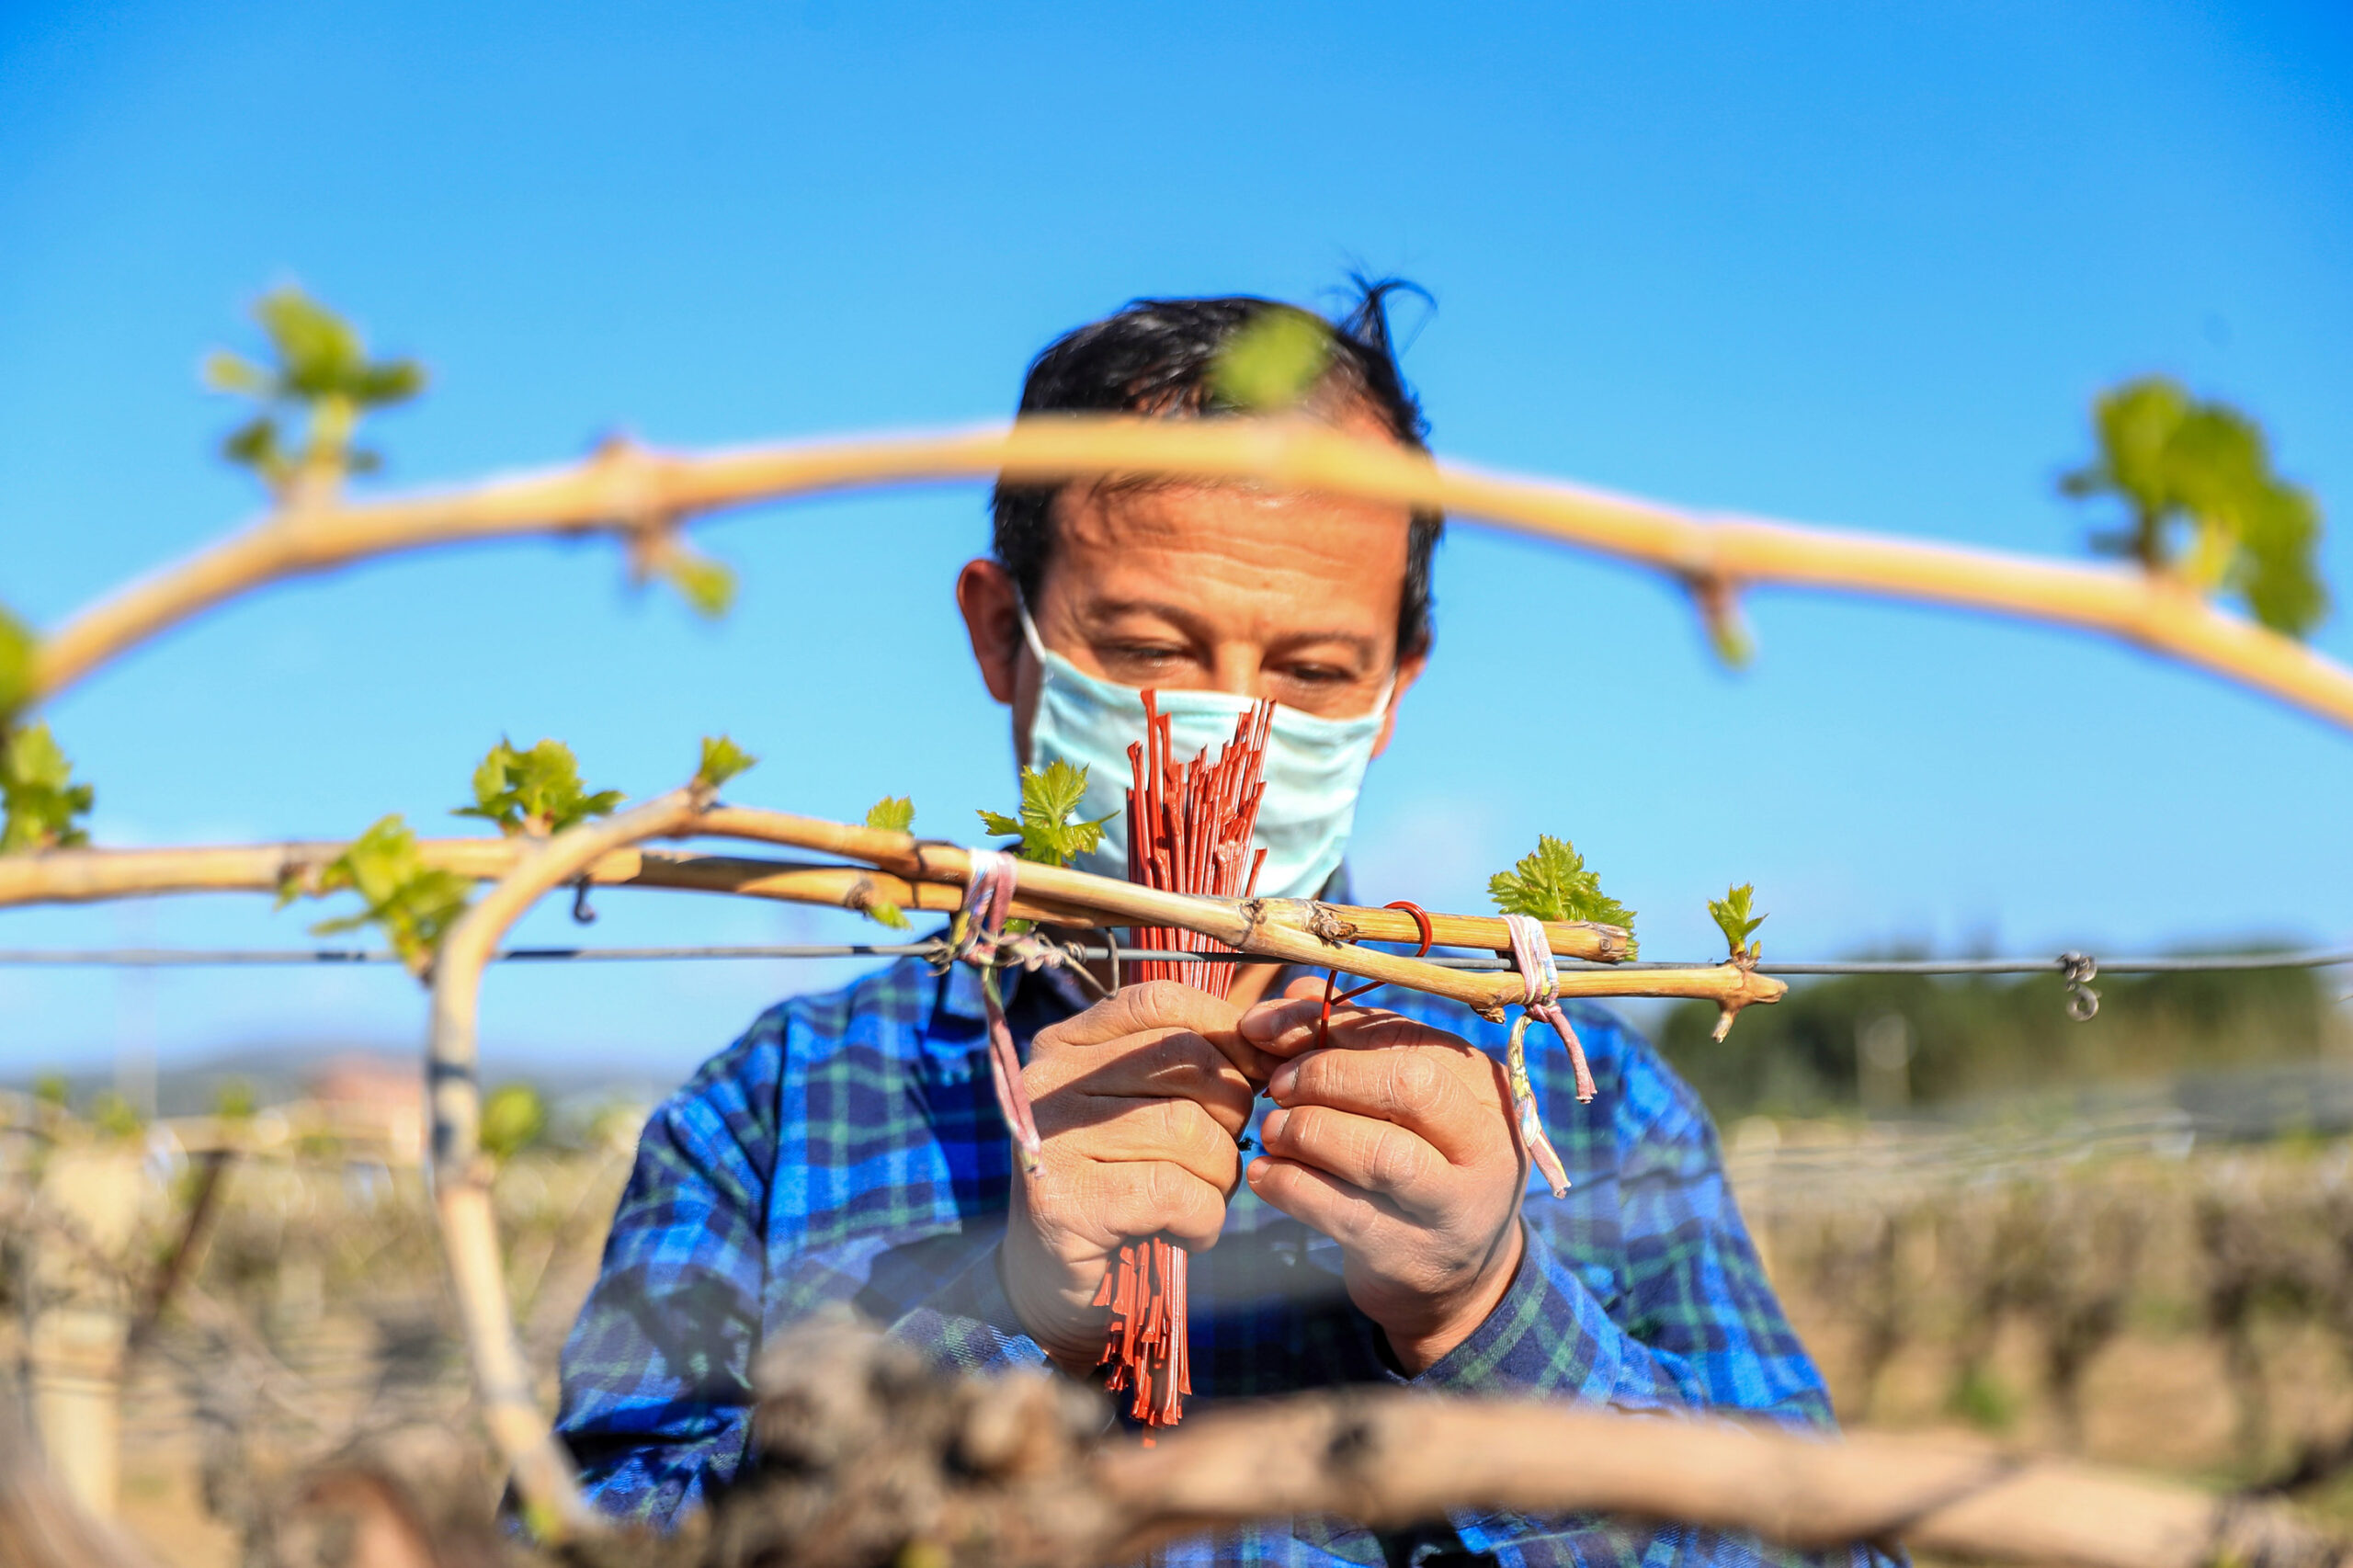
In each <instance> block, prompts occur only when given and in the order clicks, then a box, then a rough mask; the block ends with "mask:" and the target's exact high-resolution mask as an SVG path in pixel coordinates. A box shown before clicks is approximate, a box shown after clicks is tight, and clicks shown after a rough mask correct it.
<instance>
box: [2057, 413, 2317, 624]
mask: <svg viewBox="0 0 2353 1568" xmlns="http://www.w3.org/2000/svg"><path fill="white" fill-rule="evenodd" d="M2092 428H2093V435H2094V437H2095V439H2096V440H2097V445H2098V448H2099V455H2098V457H2097V458H2096V459H2095V460H2093V461H2091V462H2089V463H2087V464H2086V465H2085V466H2083V467H2082V468H2079V469H2075V470H2074V471H2072V472H2068V473H2066V474H2063V475H2062V476H2061V478H2060V481H2059V488H2060V490H2061V491H2062V493H2063V494H2068V495H2072V496H2075V497H2078V498H2089V497H2094V496H2102V495H2105V496H2112V497H2114V498H2115V499H2117V500H2119V501H2121V502H2122V503H2123V504H2124V509H2125V513H2126V519H2125V520H2126V527H2125V528H2123V529H2121V530H2120V531H2103V532H2099V533H2096V534H2094V535H2093V536H2092V540H2091V543H2092V548H2093V549H2095V550H2097V551H2101V552H2103V553H2106V554H2111V555H2122V556H2127V557H2130V558H2131V559H2133V560H2136V561H2138V562H2140V563H2141V564H2142V566H2143V567H2144V568H2145V569H2147V570H2149V571H2152V572H2159V571H2162V572H2167V573H2170V574H2174V575H2176V576H2177V577H2179V578H2181V579H2183V580H2185V581H2187V582H2188V583H2189V584H2191V585H2193V586H2195V587H2197V588H2198V589H2199V590H2200V591H2201V592H2205V593H2213V592H2216V591H2218V590H2219V591H2224V592H2229V593H2234V594H2236V595H2238V596H2239V597H2242V598H2243V599H2245V603H2246V607H2247V609H2248V611H2249V613H2251V614H2252V615H2253V616H2254V617H2255V619H2256V621H2257V622H2259V623H2260V624H2262V625H2264V626H2267V627H2268V628H2270V629H2271V630H2272V631H2278V632H2280V633H2282V634H2284V635H2286V636H2290V637H2302V636H2304V635H2306V634H2308V633H2309V632H2310V631H2312V629H2313V627H2315V626H2317V625H2318V624H2320V622H2321V620H2322V619H2323V618H2324V617H2325V615H2326V614H2327V613H2328V590H2327V588H2326V586H2325V584H2324V583H2323V581H2322V578H2321V575H2320V569H2319V564H2318V561H2319V546H2320V536H2321V516H2320V508H2319V506H2317V505H2316V504H2315V503H2314V502H2313V498H2312V496H2311V494H2309V493H2308V492H2306V491H2304V490H2302V489H2301V488H2299V487H2298V486H2296V485H2293V484H2290V483H2288V482H2287V481H2285V480H2283V479H2281V478H2280V477H2279V474H2278V473H2277V472H2275V471H2274V470H2273V468H2272V466H2271V454H2270V449H2269V446H2268V443H2267V442H2266V441H2265V439H2264V435H2263V429H2262V427H2261V426H2259V425H2257V424H2256V422H2255V421H2254V420H2253V419H2251V418H2249V417H2247V415H2245V414H2242V413H2240V412H2239V411H2238V410H2237V409H2235V408H2233V407H2231V406H2229V405H2228V404H2226V403H2211V402H2200V401H2199V400H2198V399H2196V398H2193V397H2192V396H2190V394H2189V393H2188V392H2187V391H2185V390H2184V389H2183V388H2182V386H2181V385H2180V383H2179V382H2177V381H2173V380H2171V379H2170V378H2167V377H2164V376H2144V377H2142V378H2140V379H2139V380H2137V381H2127V382H2125V383H2123V384H2122V385H2120V386H2118V387H2115V388H2112V389H2110V390H2109V392H2104V393H2102V394H2101V395H2100V397H2099V399H2098V400H2097V403H2095V404H2094V405H2093V410H2092Z"/></svg>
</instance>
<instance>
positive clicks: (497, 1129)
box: [475, 1084, 548, 1165]
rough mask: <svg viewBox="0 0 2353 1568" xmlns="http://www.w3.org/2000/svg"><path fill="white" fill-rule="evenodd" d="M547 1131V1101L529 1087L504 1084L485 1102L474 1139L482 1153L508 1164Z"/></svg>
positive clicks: (538, 1140) (526, 1085)
mask: <svg viewBox="0 0 2353 1568" xmlns="http://www.w3.org/2000/svg"><path fill="white" fill-rule="evenodd" d="M547 1130H548V1102H547V1100H546V1098H545V1096H542V1095H541V1094H540V1091H539V1090H537V1089H535V1088H533V1087H531V1085H529V1084H501V1085H499V1086H498V1087H497V1088H494V1089H493V1090H491V1091H490V1093H489V1095H488V1096H485V1097H484V1098H483V1102H482V1122H481V1126H480V1128H479V1130H478V1131H477V1132H476V1134H475V1136H476V1137H477V1138H478V1139H479V1140H480V1142H481V1143H482V1149H483V1153H485V1154H488V1155H489V1156H490V1157H491V1158H492V1159H494V1160H496V1161H497V1162H498V1163H499V1164H500V1165H505V1164H506V1162H507V1161H509V1160H512V1159H513V1158H514V1157H515V1156H516V1155H517V1154H519V1153H522V1152H523V1151H524V1150H526V1149H529V1148H530V1147H531V1146H532V1145H534V1144H536V1143H538V1142H540V1139H541V1138H543V1137H544V1136H546V1134H547Z"/></svg>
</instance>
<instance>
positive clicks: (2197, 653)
mask: <svg viewBox="0 0 2353 1568" xmlns="http://www.w3.org/2000/svg"><path fill="white" fill-rule="evenodd" d="M1101 472H1154V473H1162V474H1169V475H1176V476H1184V477H1191V478H1199V479H1210V480H1224V481H1238V482H1246V483H1266V484H1272V485H1279V486H1281V487H1284V488H1289V489H1298V490H1313V491H1321V492H1325V493H1328V494H1342V495H1349V496H1355V497H1358V498H1362V499H1366V500H1372V501H1382V502H1391V503H1404V504H1410V505H1416V506H1436V507H1441V508H1443V509H1445V510H1446V511H1447V512H1449V514H1452V515H1455V516H1459V517H1471V518H1480V519H1484V520H1486V521H1488V522H1491V523H1495V524H1499V525H1501V526H1503V527H1505V528H1512V529H1516V530H1518V531H1519V532H1523V533H1529V534H1534V535H1537V536H1539V537H1540V538H1545V539H1551V540H1558V541H1560V542H1562V543H1565V544H1572V545H1576V546H1579V547H1582V548H1584V549H1587V550H1592V551H1598V552H1599V553H1601V554H1604V555H1608V556H1613V557H1615V558H1617V559H1620V560H1623V561H1628V562H1635V563H1638V564H1642V565H1647V566H1652V567H1655V568H1658V569H1660V570H1663V571H1665V572H1668V573H1670V574H1674V575H1675V576H1677V578H1679V579H1681V580H1682V581H1683V582H1685V583H1686V584H1688V585H1691V586H1692V587H1693V588H1694V590H1695V592H1698V593H1699V596H1700V597H1701V598H1702V599H1703V600H1706V599H1708V598H1709V597H1710V596H1713V598H1714V600H1725V599H1727V598H1728V597H1729V596H1730V595H1731V594H1732V593H1733V592H1734V591H1736V590H1737V589H1738V588H1741V587H1745V586H1748V585H1757V584H1775V583H1778V584H1787V585H1792V586H1799V587H1811V588H1822V589H1828V590H1832V591H1835V592H1843V593H1856V594H1866V595H1873V596H1879V597H1893V598H1900V599H1909V600H1913V601H1915V602H1920V603H1927V604H1938V605H1946V606H1950V607H1953V608H1965V609H1975V610H1982V611H1985V612H1988V613H1992V614H1996V615H2005V616H2012V617H2017V618H2019V619H2028V620H2037V621H2045V622H2051V623H2053V624H2057V625H2062V626H2071V627H2075V628H2076V629H2078V630H2082V631H2097V632H2102V633H2105V634H2107V635H2109V636H2112V637H2115V638H2118V639H2120V640H2121V641H2124V642H2131V643H2133V644H2135V645H2137V646H2139V647H2142V648H2145V649H2147V650H2149V651H2151V652H2154V653H2161V654H2164V655H2165V656H2167V657H2169V658H2172V659H2175V660H2177V661H2179V662H2181V663H2183V664H2187V665H2193V666H2195V667H2198V668H2200V669H2204V670H2207V671H2209V672H2211V673H2213V674H2216V675H2220V676H2224V677H2225V678H2228V679H2231V680H2234V681H2236V682H2238V683H2239V684H2241V685H2244V686H2246V687H2251V688H2253V689H2255V690H2257V691H2261V692H2264V693H2266V694H2267V695H2268V696H2271V697H2273V698H2276V699H2279V700H2280V701H2282V702H2285V703H2288V704H2290V705H2291V706H2293V707H2297V708H2301V709H2302V710H2305V711H2307V712H2310V713H2313V714H2314V715H2316V716H2318V717H2320V718H2323V719H2325V720H2327V721H2328V722H2332V723H2334V724H2336V725H2338V726H2340V727H2343V728H2347V729H2353V670H2347V669H2346V668H2345V667H2344V666H2343V665H2338V664H2336V663H2335V662H2333V661H2331V660H2329V659H2326V658H2324V657H2323V656H2321V655H2320V654H2318V653H2313V652H2312V651H2311V650H2310V649H2308V648H2306V647H2304V646H2303V645H2302V644H2301V643H2299V642H2295V641H2294V640H2292V639H2290V638H2287V637H2283V636H2280V635H2279V634H2278V633H2276V632H2272V631H2266V630H2264V629H2263V628H2262V627H2260V626H2257V625H2256V624H2255V623H2254V622H2252V621H2249V620H2246V619H2242V618H2240V617H2237V616H2234V615H2229V614H2226V613H2224V612H2222V611H2219V610H2216V609H2214V608H2211V606H2209V605H2208V604H2207V603H2206V602H2205V601H2204V600H2203V599H2201V598H2200V597H2199V596H2198V594H2197V592H2196V590H2195V589H2194V588H2193V587H2192V586H2190V585H2188V584H2187V583H2185V582H2182V581H2180V580H2178V579H2177V578H2176V577H2173V576H2170V575H2167V574H2159V573H2150V572H2143V571H2137V570H2132V569H2129V568H2113V567H2100V566H2088V565H2075V564H2070V563H2064V562H2053V561H2040V560H2036V559H2033V558H2030V557H2025V556H2018V555H2010V554H2005V553H2002V552H1999V551H1987V550H1977V549H1972V548H1968V547H1964V546H1960V545H1947V544H1930V543H1926V542H1921V541H1917V540H1901V539H1893V538H1888V537H1885V536H1877V535H1869V534H1859V533H1848V532H1842V531H1836V530H1832V529H1827V528H1804V527H1800V526H1797V525H1794V524H1788V523H1777V522H1767V521H1762V520H1757V519H1752V518H1745V517H1718V518H1712V519H1711V518H1708V517H1700V516H1698V515H1695V514H1692V513H1688V512H1683V511H1678V510H1676V509H1674V508H1671V507H1667V506H1661V505H1658V504H1656V503H1654V502H1649V501H1643V500H1637V499H1634V498H1631V497H1626V496H1620V495H1614V494H1608V493H1606V492H1602V491H1598V490H1593V489H1587V488H1584V487H1581V486H1577V485H1572V484H1566V483H1557V482H1546V481H1539V480H1532V479H1521V478H1516V477H1511V476H1507V475H1501V474H1490V473H1483V472H1476V471H1473V470H1471V469H1466V468H1461V467H1458V466H1453V465H1449V464H1441V463H1437V462H1433V461H1426V460H1422V459H1420V458H1419V457H1416V456H1415V455H1414V454H1411V453H1407V452H1404V451H1401V450H1399V449H1396V448H1394V447H1391V446H1386V445H1382V444H1381V443H1378V442H1368V441H1361V440H1358V439H1356V438H1354V437H1347V436H1344V435H1341V434H1339V433H1337V432H1336V431H1333V430H1330V429H1328V428H1325V427H1324V426H1316V425H1313V424H1303V423H1299V422H1294V421H1288V420H1271V419H1251V420H1242V419H1226V420H1205V421H1154V420H1135V419H1127V418H1120V417H1115V416H1108V415H1105V416H1094V415H1066V416H1056V417H1053V418H1050V419H1030V420H1025V421H1022V422H1021V423H1019V424H1018V425H1016V426H1012V427H1010V428H996V429H983V430H976V431H968V432H962V433H949V434H944V435H913V436H901V437H869V438H857V437H853V438H850V439H847V440H839V441H827V442H811V443H804V444H796V445H784V446H775V447H763V448H755V449H746V450H742V451H733V452H714V453H708V454H703V455H699V456H676V455H665V454H660V453H655V452H652V451H648V450H646V449H642V448H639V447H635V446H631V445H626V444H618V443H617V444H613V445H609V446H608V447H607V448H606V449H604V450H603V451H601V452H599V453H598V454H597V455H596V456H595V457H592V458H590V459H589V460H586V461H585V462H583V463H580V464H577V465H574V466H573V467H570V468H564V469H557V470H551V471H548V472H540V473H534V474H527V475H522V476H518V477H516V478H510V479H499V480H493V481H490V482H488V483H483V484H480V485H476V486H473V487H472V488H468V489H461V490H450V491H444V492H438V493H429V494H418V495H414V496H408V497H403V498H395V499H391V500H385V501H376V502H368V503H363V504H358V505H325V506H312V507H308V508H305V509H301V510H295V511H288V512H281V513H278V514H275V515H272V516H271V517H267V518H265V519H263V520H262V521H261V522H260V523H258V524H256V525H255V526H254V527H252V528H248V529H246V530H245V531H244V532H242V533H239V534H236V535H234V536H233V537H231V538H230V539H228V540H224V541H223V542H222V543H220V544H217V545H214V546H212V547H211V548H210V549H207V550H204V551H199V553H198V554H196V555H195V556H193V557H190V558H189V559H188V560H186V561H184V562H180V563H179V564H177V565H176V566H173V567H169V568H167V569H165V570H164V571H163V572H161V573H159V574H155V575H153V576H151V577H148V578H146V579H144V580H142V581H141V582H138V583H134V584H132V585H131V586H129V587H127V588H125V589H123V590H122V591H120V592H119V593H117V594H115V595H114V596H112V597H108V598H107V599H104V600H102V601H100V602H99V603H98V604H97V605H94V606H92V607H91V608H88V609H86V610H85V611H84V612H82V613H81V614H80V615H78V616H76V617H74V619H72V620H69V621H68V622H67V623H66V624H65V625H64V626H63V627H61V628H59V629H58V631H56V632H55V633H54V634H52V635H51V636H50V637H49V638H47V639H46V640H45V641H44V642H42V643H41V645H40V648H39V649H38V650H37V652H36V654H35V657H34V664H33V674H32V683H31V693H30V695H31V698H32V699H33V700H34V701H35V702H39V701H42V700H46V699H49V698H52V697H54V696H56V695H57V694H58V693H60V692H62V691H63V690H64V689H66V688H67V687H70V686H72V685H73V684H74V682H75V681H77V680H80V679H81V678H82V677H84V676H86V675H88V674H89V673H90V672H91V671H93V670H95V669H97V667H98V666H99V665H102V664H104V663H106V662H107V661H108V659H111V658H113V657H115V656H116V655H118V654H119V653H123V652H124V651H125V650H127V649H129V648H131V647H133V646H136V645H137V644H139V643H141V642H145V641H146V640H147V639H149V638H151V637H153V636H155V635H156V634H157V633H159V632H161V631H165V630H167V629H169V628H170V627H173V626H176V625H177V624H178V623H179V622H181V621H183V620H185V619H188V618H189V617H190V616H192V615H195V614H196V613H198V612H199V611H200V610H203V609H205V608H209V607H210V606H212V605H216V604H219V603H221V602H222V601H223V600H226V599H229V598H232V597H235V596H236V595H238V594H241V593H244V592H245V591H247V590H249V589H252V588H255V587H257V586H259V585H263V584H266V583H271V582H276V581H278V580H280V579H283V578H288V577H295V576H302V575H307V574H316V573H322V572H328V571H332V570H334V569H335V568H337V567H340V566H345V565H347V564H350V563H351V562H357V561H361V560H365V559H368V558H369V557H372V556H377V555H383V554H389V553H392V552H395V551H407V550H416V549H422V548H425V547H427V546H432V545H441V544H455V543H460V542H466V541H472V540H493V539H506V538H514V537H519V536H524V535H531V534H547V533H558V534H562V533H585V532H596V531H604V532H610V533H615V534H619V535H621V536H623V537H624V538H627V539H630V540H632V541H635V542H637V543H638V544H639V545H640V547H641V548H645V547H647V546H648V545H649V544H650V543H652V542H654V541H659V540H663V539H664V538H665V537H666V536H667V534H668V531H669V530H671V529H672V528H676V525H677V524H678V522H679V520H680V519H682V518H686V517H692V516H694V515H697V514H699V513H703V512H709V511H713V510H716V509H718V508H721V507H725V506H745V505H750V504H753V503H757V502H767V501H780V500H786V499H790V498H792V497H796V496H802V495H813V494H824V493H829V492H835V491H841V490H850V489H859V488H870V487H874V486H880V485H888V484H903V483H912V482H920V481H938V480H955V479H987V478H994V477H997V476H999V475H1002V476H1004V477H1006V478H1009V479H1017V480H1036V481H1051V480H1057V479H1065V478H1070V477H1074V476H1077V475H1083V474H1088V473H1101Z"/></svg>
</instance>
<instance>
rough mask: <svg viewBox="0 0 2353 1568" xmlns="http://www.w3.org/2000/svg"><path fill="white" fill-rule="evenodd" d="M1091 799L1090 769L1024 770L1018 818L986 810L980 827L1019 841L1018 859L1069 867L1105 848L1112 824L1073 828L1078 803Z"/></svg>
mask: <svg viewBox="0 0 2353 1568" xmlns="http://www.w3.org/2000/svg"><path fill="white" fill-rule="evenodd" d="M1085 799H1086V768H1084V767H1072V766H1071V765H1070V764H1069V763H1067V762H1064V761H1063V760H1062V759H1061V758H1060V757H1056V758H1055V759H1054V760H1053V761H1051V762H1050V763H1048V764H1047V765H1046V766H1045V767H1044V768H1043V769H1040V768H1035V767H1025V768H1023V769H1022V770H1021V814H1020V815H1019V816H1017V817H1009V816H1006V814H1005V813H1004V812H992V811H987V810H983V811H982V812H981V813H980V816H981V825H982V826H983V827H984V828H985V829H987V830H988V831H989V832H990V833H992V834H997V835H1018V836H1019V838H1020V840H1021V843H1020V845H1019V846H1017V848H1016V849H1015V850H1014V854H1016V855H1017V856H1018V857H1020V858H1022V859H1024V860H1034V861H1036V862H1037V863H1038V864H1040V865H1041V866H1067V865H1069V864H1070V862H1071V858H1072V857H1073V856H1076V855H1086V854H1089V853H1091V852H1092V851H1093V850H1094V849H1095V847H1096V846H1097V845H1099V844H1101V843H1102V842H1103V824H1105V823H1107V822H1109V821H1110V820H1111V818H1110V817H1109V816H1100V817H1097V818H1096V819H1095V820H1094V821H1093V822H1073V821H1072V820H1071V819H1072V818H1073V817H1074V816H1075V815H1076V814H1077V812H1078V803H1079V802H1080V801H1083V800H1085ZM1113 814H1114V815H1116V814H1117V813H1116V812H1115V813H1113Z"/></svg>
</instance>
